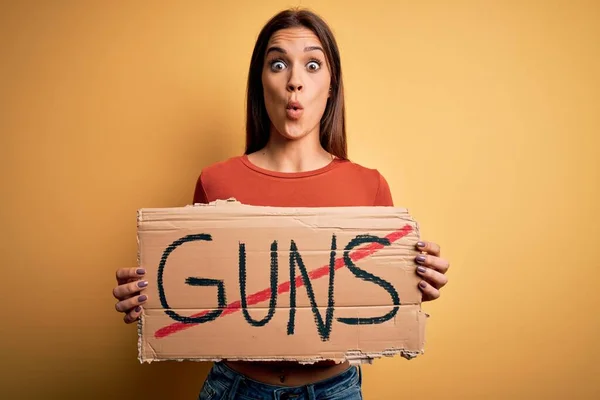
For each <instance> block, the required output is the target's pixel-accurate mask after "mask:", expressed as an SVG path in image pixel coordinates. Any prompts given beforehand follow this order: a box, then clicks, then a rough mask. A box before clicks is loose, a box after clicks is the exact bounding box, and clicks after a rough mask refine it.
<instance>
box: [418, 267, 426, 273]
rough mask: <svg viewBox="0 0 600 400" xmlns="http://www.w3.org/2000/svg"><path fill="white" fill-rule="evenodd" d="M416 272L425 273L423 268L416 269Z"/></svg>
mask: <svg viewBox="0 0 600 400" xmlns="http://www.w3.org/2000/svg"><path fill="white" fill-rule="evenodd" d="M417 271H419V272H421V273H425V268H423V267H417Z"/></svg>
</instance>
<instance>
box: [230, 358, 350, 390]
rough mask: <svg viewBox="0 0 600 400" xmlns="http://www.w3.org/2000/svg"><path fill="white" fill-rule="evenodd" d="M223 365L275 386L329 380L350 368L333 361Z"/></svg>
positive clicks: (346, 363) (234, 362)
mask: <svg viewBox="0 0 600 400" xmlns="http://www.w3.org/2000/svg"><path fill="white" fill-rule="evenodd" d="M225 364H227V366H228V367H230V368H231V369H233V370H235V371H237V372H239V373H241V374H243V375H245V376H247V377H248V378H250V379H253V380H255V381H258V382H262V383H267V384H269V385H277V386H301V385H308V384H311V383H314V382H317V381H322V380H323V379H327V378H331V377H332V376H335V375H338V374H340V373H342V372H344V371H345V370H347V369H348V368H350V363H349V362H348V361H345V362H343V363H339V364H336V363H334V362H333V361H319V362H316V363H314V364H299V363H296V362H279V361H277V362H275V361H272V362H262V361H261V362H256V361H252V362H250V361H226V362H225ZM282 376H283V382H282V379H281V377H282Z"/></svg>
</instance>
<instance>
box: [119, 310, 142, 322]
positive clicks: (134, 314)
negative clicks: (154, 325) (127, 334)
mask: <svg viewBox="0 0 600 400" xmlns="http://www.w3.org/2000/svg"><path fill="white" fill-rule="evenodd" d="M140 314H142V306H137V307H135V308H134V309H133V310H131V311H129V312H128V313H126V314H125V316H124V317H123V321H125V323H126V324H131V323H133V322H135V321H137V320H138V318H139V317H140Z"/></svg>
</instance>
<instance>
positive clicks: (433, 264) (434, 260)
mask: <svg viewBox="0 0 600 400" xmlns="http://www.w3.org/2000/svg"><path fill="white" fill-rule="evenodd" d="M415 261H416V262H417V264H420V265H424V266H426V267H429V268H433V269H435V270H436V271H439V272H441V273H442V274H445V273H446V272H447V271H448V268H450V263H449V262H448V260H444V259H443V258H440V257H436V256H430V255H425V254H420V255H418V256H416V257H415Z"/></svg>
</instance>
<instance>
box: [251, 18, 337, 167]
mask: <svg viewBox="0 0 600 400" xmlns="http://www.w3.org/2000/svg"><path fill="white" fill-rule="evenodd" d="M293 27H305V28H308V29H310V30H312V31H313V32H314V34H315V35H316V36H317V37H318V38H319V40H320V41H321V43H322V44H323V50H325V57H326V58H327V64H328V65H329V68H330V69H331V95H330V97H329V99H328V101H327V106H326V107H325V112H324V113H323V117H322V118H321V123H320V135H321V137H320V141H321V146H323V148H324V149H325V150H327V151H328V152H329V153H331V154H333V155H334V156H336V157H338V158H341V159H347V145H346V120H345V107H344V86H343V84H342V66H341V61H340V52H339V49H338V46H337V43H336V41H335V38H334V37H333V33H332V32H331V30H330V29H329V27H328V26H327V24H326V23H325V21H323V19H321V17H319V16H318V15H316V14H315V13H313V12H311V11H308V10H300V9H288V10H284V11H281V12H280V13H278V14H277V15H275V16H274V17H273V18H271V20H269V21H268V22H267V24H266V25H265V26H264V27H263V29H262V30H261V31H260V34H259V35H258V38H257V39H256V44H255V45H254V51H253V53H252V59H251V61H250V70H249V72H248V87H247V94H246V96H247V98H246V151H245V154H250V153H253V152H255V151H258V150H260V149H262V148H263V147H264V146H266V144H267V142H268V140H269V128H270V120H269V116H268V114H267V109H266V107H265V101H264V93H263V86H262V69H263V66H264V57H265V52H266V50H267V43H268V42H269V39H270V38H271V36H272V35H273V34H274V33H275V32H276V31H278V30H280V29H286V28H293Z"/></svg>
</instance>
